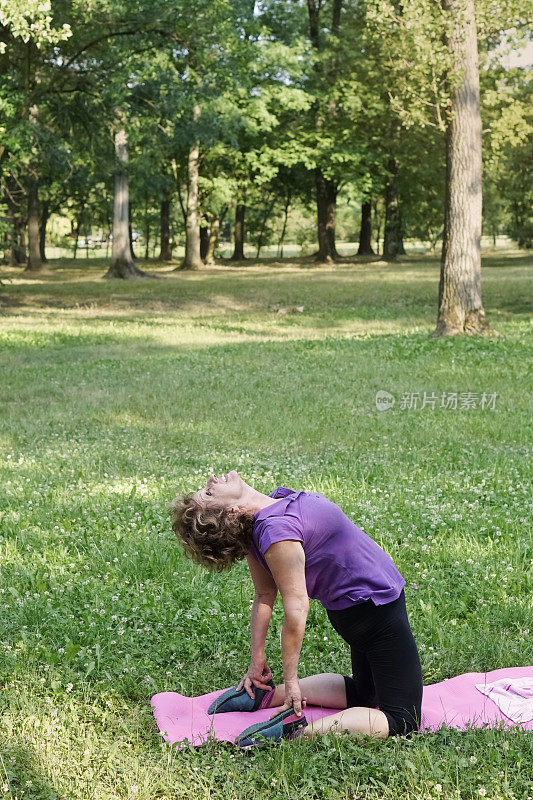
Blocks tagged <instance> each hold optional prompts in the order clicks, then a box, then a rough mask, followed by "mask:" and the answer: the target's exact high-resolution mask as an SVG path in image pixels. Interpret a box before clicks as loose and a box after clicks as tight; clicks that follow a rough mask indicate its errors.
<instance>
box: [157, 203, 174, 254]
mask: <svg viewBox="0 0 533 800" xmlns="http://www.w3.org/2000/svg"><path fill="white" fill-rule="evenodd" d="M158 260H159V261H172V247H171V245H170V199H169V198H168V197H166V198H164V199H163V200H161V251H160V253H159V259H158Z"/></svg>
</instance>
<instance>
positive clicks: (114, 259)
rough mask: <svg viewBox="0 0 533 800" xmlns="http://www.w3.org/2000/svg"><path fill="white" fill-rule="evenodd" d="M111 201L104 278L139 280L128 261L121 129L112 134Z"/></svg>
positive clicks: (123, 135)
mask: <svg viewBox="0 0 533 800" xmlns="http://www.w3.org/2000/svg"><path fill="white" fill-rule="evenodd" d="M115 156H116V162H115V197H114V205H113V250H112V251H111V266H110V267H109V269H108V270H107V272H106V274H105V276H104V277H105V278H124V279H126V278H142V277H146V273H145V272H143V271H142V270H140V269H139V268H138V267H137V266H136V265H135V262H134V261H133V258H132V257H131V250H130V236H129V226H128V223H129V178H128V139H127V136H126V131H125V129H124V128H123V127H121V126H120V127H119V128H118V129H117V131H116V133H115Z"/></svg>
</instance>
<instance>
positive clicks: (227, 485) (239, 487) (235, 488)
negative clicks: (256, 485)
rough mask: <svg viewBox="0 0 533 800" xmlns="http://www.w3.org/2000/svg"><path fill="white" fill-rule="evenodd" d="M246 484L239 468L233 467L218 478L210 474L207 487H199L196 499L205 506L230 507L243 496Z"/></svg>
mask: <svg viewBox="0 0 533 800" xmlns="http://www.w3.org/2000/svg"><path fill="white" fill-rule="evenodd" d="M245 486H246V484H245V482H244V481H243V479H242V478H241V476H240V475H239V473H238V472H237V470H235V469H232V470H230V472H227V473H226V474H225V475H221V476H220V477H218V478H217V476H216V475H210V476H209V478H208V479H207V483H206V485H205V488H203V489H198V491H197V492H196V494H195V495H194V499H195V501H196V502H197V503H198V504H199V505H200V506H203V507H204V508H210V507H216V508H230V506H232V505H233V504H234V503H236V502H237V501H238V500H239V499H240V498H241V496H242V491H243V488H244V487H245Z"/></svg>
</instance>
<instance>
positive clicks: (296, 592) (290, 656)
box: [265, 539, 309, 714]
mask: <svg viewBox="0 0 533 800" xmlns="http://www.w3.org/2000/svg"><path fill="white" fill-rule="evenodd" d="M265 560H266V562H267V564H268V566H269V568H270V570H271V571H272V576H273V578H274V580H275V582H276V584H277V586H278V588H279V590H280V592H281V595H282V597H283V610H284V617H283V628H282V631H281V651H282V657H283V682H284V684H285V707H287V708H290V707H291V706H292V705H294V710H295V712H296V714H300V713H301V709H302V695H301V691H300V687H299V684H298V661H299V660H300V652H301V649H302V642H303V637H304V632H305V623H306V621H307V614H308V611H309V597H308V595H307V586H306V583H305V553H304V549H303V547H302V544H301V542H298V541H294V540H289V539H286V540H284V541H280V542H274V544H271V545H270V547H269V548H268V549H267V551H266V553H265Z"/></svg>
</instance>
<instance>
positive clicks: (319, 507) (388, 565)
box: [171, 470, 422, 746]
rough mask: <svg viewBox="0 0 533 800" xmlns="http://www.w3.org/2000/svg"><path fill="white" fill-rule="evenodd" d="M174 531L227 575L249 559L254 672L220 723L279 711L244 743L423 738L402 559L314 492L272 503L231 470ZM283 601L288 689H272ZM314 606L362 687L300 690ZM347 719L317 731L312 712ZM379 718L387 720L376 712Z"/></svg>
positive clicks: (175, 522) (226, 701)
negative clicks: (235, 715) (329, 737)
mask: <svg viewBox="0 0 533 800" xmlns="http://www.w3.org/2000/svg"><path fill="white" fill-rule="evenodd" d="M171 518H172V527H173V530H174V531H175V533H176V534H177V535H178V537H179V538H180V539H181V542H182V544H183V547H184V549H185V551H186V552H187V553H188V554H189V555H190V556H191V557H192V558H193V559H194V560H195V561H196V562H197V563H199V564H202V565H204V566H206V567H208V568H210V569H213V570H216V571H221V570H223V569H226V568H228V567H230V566H231V565H232V564H233V563H235V562H236V561H238V560H240V559H243V558H246V559H247V561H248V565H249V568H250V572H251V576H252V580H253V583H254V586H255V599H254V602H253V606H252V609H251V663H250V666H249V668H248V670H247V672H246V675H245V676H244V677H243V678H242V679H241V681H240V682H239V684H238V685H237V686H236V687H233V688H232V689H230V690H228V691H227V692H225V693H224V694H223V695H221V696H220V697H218V698H217V700H216V701H215V702H214V703H213V705H212V707H211V708H210V709H209V711H210V713H222V712H226V711H255V710H257V708H276V712H275V714H274V715H273V716H272V717H271V718H270V720H268V721H267V722H262V723H258V725H253V726H251V728H249V729H247V730H246V731H244V732H243V734H241V735H240V736H239V737H238V738H237V741H238V743H239V744H241V746H249V745H251V744H253V743H257V742H258V741H259V740H260V738H261V737H265V738H273V739H276V740H279V739H280V738H295V736H297V735H298V736H300V735H301V736H304V737H309V736H314V735H316V734H319V733H325V732H326V731H328V730H330V729H334V730H337V731H340V730H345V731H349V732H350V733H352V734H367V735H370V736H372V737H374V738H382V739H385V738H387V736H389V735H395V734H409V733H410V732H412V731H415V730H417V729H418V727H419V724H420V707H421V702H422V672H421V667H420V659H419V656H418V651H417V648H416V644H415V640H414V638H413V634H412V632H411V628H410V626H409V621H408V618H407V612H406V609H405V597H404V591H403V587H404V586H405V580H404V579H403V578H402V576H401V575H400V573H399V572H398V570H397V569H396V567H395V565H394V563H393V561H392V559H391V558H390V556H388V555H387V554H386V553H385V552H384V551H383V550H382V549H381V548H380V547H379V546H378V545H377V544H376V543H375V542H374V541H373V540H372V539H371V538H370V537H369V536H367V535H366V534H365V533H364V532H363V531H362V530H361V529H360V528H358V527H357V526H356V525H355V524H354V523H353V522H352V521H351V520H350V519H349V518H348V517H347V516H346V515H345V514H344V513H343V512H342V510H341V509H340V508H339V506H337V505H336V504H335V503H332V502H331V501H330V500H328V499H327V498H326V497H324V496H323V495H321V494H318V493H315V492H295V491H291V490H290V489H286V488H285V487H283V486H278V488H277V489H275V491H273V492H272V493H271V494H270V495H265V494H262V493H261V492H258V491H257V490H256V489H254V488H252V487H251V486H249V485H248V484H247V483H245V482H244V481H243V480H242V478H241V477H240V475H239V474H238V473H237V472H236V471H235V470H232V471H231V472H228V473H227V474H226V475H224V476H222V477H216V476H215V475H211V476H210V477H209V479H208V481H207V483H206V485H205V487H204V488H202V489H199V490H198V491H197V492H194V493H190V494H187V495H186V496H185V497H183V498H176V500H174V502H173V504H172V506H171ZM278 591H279V592H280V593H281V595H282V598H283V609H284V619H283V628H282V633H281V648H282V658H283V678H284V682H283V684H282V685H279V686H274V684H273V682H272V673H271V671H270V668H269V667H268V664H267V662H266V660H265V641H266V635H267V630H268V625H269V622H270V617H271V614H272V608H273V605H274V602H275V599H276V596H277V593H278ZM309 598H315V599H317V600H318V601H319V602H320V603H321V604H322V605H323V606H324V608H325V609H326V612H327V615H328V618H329V620H330V622H331V624H332V626H333V628H334V629H335V630H336V631H337V633H338V634H339V635H340V636H341V637H342V638H343V639H344V641H345V642H347V643H348V644H349V645H350V648H351V661H352V671H353V676H348V675H338V674H335V673H322V674H320V675H312V676H310V677H307V678H302V679H301V680H298V661H299V657H300V650H301V646H302V640H303V636H304V630H305V623H306V619H307V613H308V609H309ZM307 704H309V705H315V706H324V707H327V708H338V709H343V710H342V711H340V712H339V713H337V714H332V715H330V716H327V717H323V718H322V719H320V720H316V721H315V722H312V723H311V724H307V720H306V719H305V717H303V716H302V709H304V708H305V706H306V705H307ZM376 706H379V708H376Z"/></svg>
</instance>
